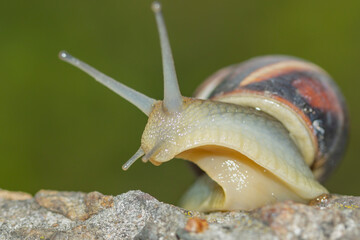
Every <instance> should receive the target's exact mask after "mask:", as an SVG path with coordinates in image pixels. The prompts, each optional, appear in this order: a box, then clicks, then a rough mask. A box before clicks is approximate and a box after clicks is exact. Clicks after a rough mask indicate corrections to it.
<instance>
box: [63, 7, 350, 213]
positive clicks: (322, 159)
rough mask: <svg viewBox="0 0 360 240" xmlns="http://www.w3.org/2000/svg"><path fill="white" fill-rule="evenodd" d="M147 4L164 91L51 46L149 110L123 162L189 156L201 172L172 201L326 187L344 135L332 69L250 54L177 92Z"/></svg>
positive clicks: (305, 194) (285, 194) (223, 204)
mask: <svg viewBox="0 0 360 240" xmlns="http://www.w3.org/2000/svg"><path fill="white" fill-rule="evenodd" d="M152 10H153V11H154V13H155V18H156V22H157V26H158V31H159V37H160V45H161V52H162V61H163V75H164V99H163V100H155V99H152V98H150V97H148V96H145V95H143V94H142V93H139V92H137V91H135V90H133V89H131V88H129V87H127V86H125V85H123V84H121V83H120V82H118V81H115V80H114V79H112V78H110V77H109V76H106V75H105V74H103V73H101V72H99V71H98V70H96V69H94V68H93V67H91V66H90V65H88V64H86V63H84V62H82V61H80V60H79V59H77V58H75V57H73V56H71V55H70V54H68V53H67V52H65V51H61V52H60V53H59V57H60V59H62V60H64V61H66V62H68V63H70V64H72V65H74V66H76V67H78V68H80V69H81V70H83V71H84V72H86V73H87V74H89V75H90V76H92V77H93V78H95V79H96V80H97V81H98V82H100V83H102V84H103V85H105V86H106V87H108V88H110V89H111V90H113V91H114V92H115V93H117V94H118V95H120V96H122V97H123V98H125V99H126V100H127V101H129V102H130V103H132V104H134V105H135V106H136V107H138V108H139V109H140V110H141V111H143V112H144V113H145V114H146V115H147V116H148V117H149V119H148V122H147V124H146V126H145V130H144V132H143V135H142V139H141V147H140V148H139V149H138V151H137V152H136V153H135V154H134V155H133V156H132V157H131V158H130V159H129V160H128V161H127V162H126V163H125V164H124V165H123V169H124V170H127V169H128V168H129V167H130V166H131V165H132V164H133V163H134V162H135V161H136V160H137V159H139V158H142V160H143V161H144V162H148V161H150V162H151V163H152V164H154V165H160V164H162V163H164V162H167V161H170V160H171V159H173V158H175V157H176V158H181V159H185V160H188V161H190V162H192V163H194V164H195V165H196V166H197V167H198V168H200V169H201V170H202V174H200V176H199V178H198V180H197V181H196V182H195V184H194V185H193V186H192V187H191V188H190V189H189V190H188V191H187V192H186V193H185V195H184V196H183V198H182V200H181V205H182V206H183V207H184V208H187V209H192V210H199V211H214V210H235V209H241V210H250V209H254V208H257V207H259V206H262V205H265V204H269V203H273V202H276V201H284V200H293V201H297V202H303V203H306V202H308V201H309V200H311V199H313V198H315V197H317V196H319V195H321V194H324V193H328V191H327V189H326V188H325V187H324V186H323V185H322V184H321V183H320V182H323V181H324V180H325V179H326V178H327V177H328V175H329V174H330V173H331V172H332V170H333V169H334V167H335V166H336V165H337V163H338V162H339V160H340V159H341V157H342V155H343V153H344V149H345V145H346V142H347V135H348V116H347V109H346V105H345V102H344V98H343V96H342V94H341V93H340V91H339V90H338V87H337V86H336V85H335V83H334V82H333V80H332V79H331V77H330V76H329V75H328V74H327V73H326V72H325V71H324V70H322V69H321V68H320V67H318V66H316V65H315V64H313V63H310V62H308V61H305V60H302V59H299V58H295V57H289V56H278V55H274V56H264V57H256V58H253V59H250V60H248V61H245V62H243V63H240V64H235V65H231V66H229V67H225V68H223V69H221V70H219V71H217V72H216V73H215V74H214V75H212V76H210V77H209V78H208V79H207V80H206V81H205V82H204V83H202V84H201V85H200V86H199V88H198V89H197V90H196V92H195V95H194V97H184V96H182V95H181V93H180V89H179V86H178V81H177V76H176V72H175V66H174V62H173V57H172V52H171V48H170V44H169V40H168V36H167V31H166V28H165V23H164V20H163V16H162V12H161V5H160V3H158V2H154V3H153V4H152Z"/></svg>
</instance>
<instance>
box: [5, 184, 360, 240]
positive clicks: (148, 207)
mask: <svg viewBox="0 0 360 240" xmlns="http://www.w3.org/2000/svg"><path fill="white" fill-rule="evenodd" d="M4 239H183V240H190V239H209V240H211V239H317V240H320V239H360V197H351V196H339V195H331V196H330V195H323V196H320V197H318V198H317V199H314V200H313V201H311V202H310V204H309V205H304V204H299V203H294V202H290V201H288V202H282V203H276V204H273V205H268V206H264V207H262V208H259V209H255V210H253V211H250V212H245V211H231V212H213V213H199V212H195V211H187V210H184V209H181V208H178V207H176V206H173V205H169V204H165V203H161V202H159V201H157V200H156V199H155V198H153V197H152V196H150V195H148V194H146V193H143V192H140V191H130V192H127V193H124V194H121V195H119V196H115V197H112V196H104V195H102V194H101V193H98V192H92V193H88V194H86V193H80V192H56V191H46V190H42V191H40V192H38V193H37V194H36V195H35V197H34V198H32V197H31V196H30V195H29V194H26V193H18V192H17V193H14V192H9V191H5V190H1V189H0V240H4Z"/></svg>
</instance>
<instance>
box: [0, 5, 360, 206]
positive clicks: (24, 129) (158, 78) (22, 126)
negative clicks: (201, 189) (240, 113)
mask: <svg viewBox="0 0 360 240" xmlns="http://www.w3.org/2000/svg"><path fill="white" fill-rule="evenodd" d="M150 3H151V1H145V0H117V1H114V0H111V1H94V0H81V1H80V0H79V1H69V0H62V1H45V0H42V1H1V2H0V53H1V55H0V69H1V70H0V76H1V80H0V112H1V116H0V161H1V162H0V164H1V165H0V188H4V189H9V190H21V191H26V192H30V193H35V192H36V191H38V190H39V189H43V188H45V189H56V190H72V191H86V192H87V191H94V190H97V191H100V192H102V193H105V194H120V193H123V192H125V191H128V190H130V189H141V190H142V191H145V192H148V193H150V194H152V195H154V196H156V197H157V198H158V199H160V200H162V201H165V202H171V203H176V201H177V199H178V198H179V197H180V196H181V194H182V192H183V191H185V189H186V188H187V187H188V186H189V185H190V184H191V183H192V182H193V181H194V176H193V174H192V172H191V171H189V169H188V166H187V165H186V164H185V162H184V161H181V160H174V161H170V162H168V163H166V164H163V165H162V166H161V167H154V166H152V165H151V164H143V163H142V162H141V161H139V162H137V163H136V164H135V165H134V166H132V167H131V168H130V169H129V171H127V172H123V171H122V170H121V166H122V164H123V163H124V162H125V161H126V160H127V159H128V158H129V157H130V156H131V155H132V154H133V153H134V152H135V151H136V150H137V149H138V147H139V145H140V138H141V134H142V131H143V128H144V126H145V124H146V120H147V119H146V116H145V115H144V114H143V113H142V112H140V111H139V110H138V109H137V108H135V107H133V106H132V105H130V104H128V103H127V102H125V101H124V100H122V99H121V98H120V97H118V96H117V95H115V94H114V93H112V92H111V91H109V90H108V89H106V88H104V87H102V86H100V85H99V84H98V83H96V82H95V81H94V80H93V79H91V78H90V77H88V76H87V75H86V74H84V73H82V72H80V71H79V70H77V69H75V68H74V67H72V66H70V65H68V64H66V63H63V62H61V61H60V60H59V59H58V58H57V54H58V52H59V51H60V50H62V49H66V50H68V51H69V52H70V53H72V54H73V55H75V56H77V57H79V58H80V59H83V60H85V61H86V62H88V63H90V64H91V65H93V66H95V67H96V68H98V69H100V70H101V71H103V72H105V73H106V74H108V75H110V76H112V77H114V78H116V79H117V80H119V81H121V82H123V83H125V84H127V85H128V86H131V87H133V88H135V89H137V90H139V91H141V92H143V93H145V94H147V95H148V96H151V97H153V98H157V99H161V98H162V94H163V86H162V68H161V58H160V48H159V40H158V35H157V34H158V33H157V30H156V26H155V20H154V17H153V15H152V12H151V10H150ZM163 9H164V16H165V20H166V23H167V27H168V32H169V35H170V40H171V45H172V49H173V54H174V57H175V63H176V67H177V72H178V78H179V81H180V86H181V91H182V93H183V94H184V95H185V96H190V95H191V94H192V92H193V90H194V89H195V88H196V86H198V85H199V84H200V83H201V82H202V81H203V80H204V79H205V78H206V77H207V76H209V75H210V74H212V73H213V72H214V71H216V70H218V69H219V68H221V67H223V66H226V65H230V64H233V63H236V62H240V61H243V60H246V59H248V58H251V57H253V56H258V55H265V54H273V53H277V54H289V55H295V56H298V57H302V58H305V59H308V60H311V61H313V62H315V63H317V64H318V65H320V66H322V67H323V68H324V69H326V70H327V71H328V72H329V73H330V74H331V75H332V76H333V77H334V79H335V80H336V81H337V83H338V84H339V85H340V88H341V89H342V91H343V93H344V95H345V97H346V99H347V102H348V104H349V109H350V113H351V122H352V126H351V140H350V145H349V148H348V151H347V154H346V157H345V159H344V160H343V162H342V164H341V165H340V167H339V168H338V169H337V171H336V173H335V174H333V175H332V177H331V179H330V180H329V181H328V182H327V184H326V186H327V187H328V188H329V190H330V191H331V192H336V193H342V194H353V195H359V194H360V188H359V185H358V184H359V180H360V177H359V176H360V174H359V173H358V172H359V171H360V170H359V169H360V161H359V153H360V152H359V151H360V150H359V149H360V148H359V147H356V146H357V143H356V142H357V141H359V140H357V139H360V128H359V125H358V122H359V121H360V119H359V118H360V114H359V101H360V94H359V93H358V92H359V90H360V81H359V71H358V69H359V63H360V44H359V43H360V31H359V29H360V1H358V0H352V1H335V0H327V1H313V0H305V1H285V0H284V1H278V0H274V1H267V0H261V1H256V0H255V1H239V0H232V1H219V0H207V1H189V0H181V1H180V0H173V1H163Z"/></svg>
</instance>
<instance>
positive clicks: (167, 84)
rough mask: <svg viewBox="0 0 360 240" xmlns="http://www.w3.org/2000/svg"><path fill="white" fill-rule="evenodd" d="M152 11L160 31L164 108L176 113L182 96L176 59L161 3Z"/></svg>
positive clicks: (156, 3)
mask: <svg viewBox="0 0 360 240" xmlns="http://www.w3.org/2000/svg"><path fill="white" fill-rule="evenodd" d="M151 7H152V10H153V12H154V13H155V18H156V23H157V28H158V31H159V37H160V45H161V55H162V62H163V74H164V101H163V106H164V107H165V109H166V110H167V111H169V112H176V111H179V110H180V109H181V105H182V96H181V92H180V88H179V84H178V80H177V76H176V70H175V65H174V59H173V56H172V52H171V47H170V42H169V38H168V34H167V31H166V27H165V22H164V18H163V16H162V13H161V5H160V3H159V2H156V1H155V2H153V3H152V5H151Z"/></svg>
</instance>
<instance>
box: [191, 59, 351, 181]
mask: <svg viewBox="0 0 360 240" xmlns="http://www.w3.org/2000/svg"><path fill="white" fill-rule="evenodd" d="M194 97H196V98H200V99H213V100H216V101H223V102H230V103H236V104H241V105H245V106H250V107H254V108H257V109H261V110H262V111H264V112H267V113H268V114H270V115H273V117H275V118H277V119H278V120H279V121H280V122H282V123H283V124H284V126H285V127H286V128H287V129H288V130H289V134H290V135H291V136H292V137H293V140H294V141H295V143H296V144H297V145H298V147H299V149H300V150H301V152H302V153H303V155H304V158H305V161H306V163H307V164H308V165H309V166H310V168H311V169H312V171H313V174H314V175H315V177H316V178H317V179H318V180H319V181H320V182H323V181H324V180H325V179H326V178H327V177H328V176H329V174H330V173H331V172H332V171H333V169H334V168H335V166H336V165H337V164H338V163H339V161H340V160H341V158H342V156H343V154H344V151H345V147H346V143H347V137H348V126H349V124H348V112H347V108H346V105H345V102H344V97H343V96H342V94H341V93H340V91H339V89H338V87H337V86H336V84H335V82H334V81H333V80H332V78H331V77H330V76H329V75H328V74H327V73H326V72H325V71H324V70H323V69H321V68H320V67H318V66H316V65H314V64H313V63H310V62H307V61H305V60H302V59H299V58H295V57H289V56H264V57H256V58H253V59H250V60H248V61H245V62H243V63H240V64H235V65H231V66H229V67H225V68H223V69H220V70H219V71H217V72H216V73H214V74H213V75H212V76H210V77H209V78H208V79H207V80H206V81H205V82H203V84H201V85H200V86H199V87H198V89H197V90H196V92H195V94H194ZM304 129H305V131H306V132H307V134H306V135H304V134H303V133H300V131H304ZM296 132H298V133H296Z"/></svg>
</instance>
